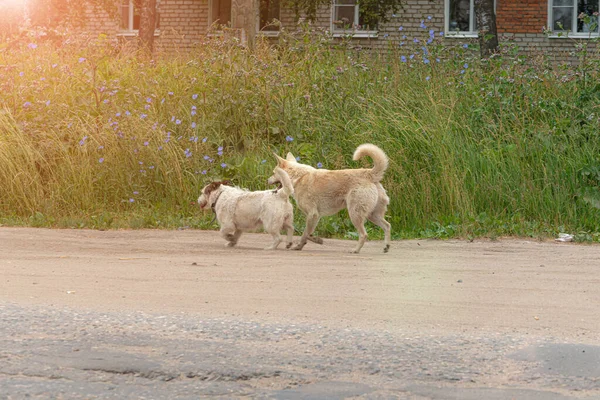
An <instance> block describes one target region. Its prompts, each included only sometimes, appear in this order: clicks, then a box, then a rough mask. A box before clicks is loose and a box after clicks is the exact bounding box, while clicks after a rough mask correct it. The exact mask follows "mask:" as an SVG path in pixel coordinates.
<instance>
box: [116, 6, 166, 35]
mask: <svg viewBox="0 0 600 400" xmlns="http://www.w3.org/2000/svg"><path fill="white" fill-rule="evenodd" d="M159 5H160V0H156V9H157V16H158V12H159V11H158V7H159ZM133 6H134V4H133V0H129V13H128V16H129V20H128V21H127V28H125V29H123V28H121V18H122V15H123V14H122V10H123V8H124V5H123V4H122V3H121V2H119V32H118V33H117V35H118V36H137V35H138V34H139V32H140V30H139V29H133V17H134V15H133V11H134V7H133ZM159 35H160V29H159V28H157V29H155V30H154V36H159Z"/></svg>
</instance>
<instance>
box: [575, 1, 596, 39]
mask: <svg viewBox="0 0 600 400" xmlns="http://www.w3.org/2000/svg"><path fill="white" fill-rule="evenodd" d="M595 12H598V0H578V1H577V15H578V16H579V15H581V14H582V13H583V14H585V15H587V16H589V21H588V22H587V23H586V22H585V21H584V20H583V19H580V18H577V32H598V17H597V16H595V15H593V14H594V13H595ZM586 19H588V18H587V17H586Z"/></svg>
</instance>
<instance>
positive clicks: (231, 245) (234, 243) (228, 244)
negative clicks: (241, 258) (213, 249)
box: [226, 242, 237, 247]
mask: <svg viewBox="0 0 600 400" xmlns="http://www.w3.org/2000/svg"><path fill="white" fill-rule="evenodd" d="M236 244H237V243H236V242H229V243H227V245H226V247H234V246H235V245H236Z"/></svg>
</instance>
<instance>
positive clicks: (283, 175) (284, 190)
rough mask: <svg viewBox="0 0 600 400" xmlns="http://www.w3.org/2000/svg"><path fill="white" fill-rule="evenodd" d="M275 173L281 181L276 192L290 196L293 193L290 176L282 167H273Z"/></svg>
mask: <svg viewBox="0 0 600 400" xmlns="http://www.w3.org/2000/svg"><path fill="white" fill-rule="evenodd" d="M274 172H275V175H277V177H278V178H279V182H280V183H281V190H280V191H279V192H278V193H279V195H280V196H285V197H290V196H291V195H292V194H294V186H292V180H291V179H290V176H289V175H288V174H287V172H285V171H284V170H283V169H281V168H279V167H275V171H274Z"/></svg>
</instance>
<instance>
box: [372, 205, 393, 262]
mask: <svg viewBox="0 0 600 400" xmlns="http://www.w3.org/2000/svg"><path fill="white" fill-rule="evenodd" d="M384 211H385V210H384ZM369 221H371V222H372V223H374V224H375V225H377V226H379V227H380V228H381V229H383V232H384V234H385V240H384V244H385V247H384V248H383V252H384V253H387V252H388V251H389V250H390V240H391V235H392V225H390V223H389V222H387V221H386V220H385V218H384V216H383V215H375V214H371V215H370V216H369Z"/></svg>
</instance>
